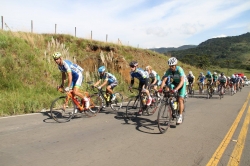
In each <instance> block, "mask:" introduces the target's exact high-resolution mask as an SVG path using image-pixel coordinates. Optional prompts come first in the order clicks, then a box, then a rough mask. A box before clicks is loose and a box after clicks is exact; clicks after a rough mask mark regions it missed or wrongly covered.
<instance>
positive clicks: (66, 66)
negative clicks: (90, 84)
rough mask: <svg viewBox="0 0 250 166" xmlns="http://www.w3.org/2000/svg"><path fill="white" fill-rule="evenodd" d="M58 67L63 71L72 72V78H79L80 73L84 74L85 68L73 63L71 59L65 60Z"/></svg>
mask: <svg viewBox="0 0 250 166" xmlns="http://www.w3.org/2000/svg"><path fill="white" fill-rule="evenodd" d="M58 68H59V70H60V71H61V72H67V73H69V72H71V73H72V78H73V79H74V78H78V76H79V74H81V75H82V72H83V68H81V67H80V66H78V65H77V64H74V63H72V62H71V61H69V60H63V65H62V66H60V65H58Z"/></svg>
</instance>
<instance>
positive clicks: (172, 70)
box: [159, 57, 186, 124]
mask: <svg viewBox="0 0 250 166" xmlns="http://www.w3.org/2000/svg"><path fill="white" fill-rule="evenodd" d="M177 62H178V61H177V59H176V58H175V57H171V58H169V60H168V65H169V69H168V70H167V71H166V73H165V75H164V77H165V79H163V81H162V84H161V87H160V89H159V92H162V88H163V87H164V85H165V83H166V82H165V81H166V80H167V79H166V78H167V77H168V76H170V77H171V78H172V79H173V82H171V84H170V85H169V86H168V87H167V90H169V89H171V91H172V92H177V91H178V93H179V99H178V102H179V104H180V117H179V118H178V120H177V123H179V124H180V123H182V112H183V110H184V96H185V92H186V82H185V81H184V77H185V73H184V70H183V69H182V68H181V67H180V66H177Z"/></svg>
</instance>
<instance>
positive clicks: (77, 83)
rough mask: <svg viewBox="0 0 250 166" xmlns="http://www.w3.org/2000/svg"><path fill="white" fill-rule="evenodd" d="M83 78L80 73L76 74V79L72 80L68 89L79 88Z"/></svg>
mask: <svg viewBox="0 0 250 166" xmlns="http://www.w3.org/2000/svg"><path fill="white" fill-rule="evenodd" d="M83 79H84V77H83V75H82V73H78V77H74V78H72V83H71V85H70V89H73V88H74V87H78V88H80V87H81V86H82V81H83Z"/></svg>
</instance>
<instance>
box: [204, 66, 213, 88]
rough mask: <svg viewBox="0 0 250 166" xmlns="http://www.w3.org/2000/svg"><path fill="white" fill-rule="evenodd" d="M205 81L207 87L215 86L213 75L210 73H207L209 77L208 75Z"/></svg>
mask: <svg viewBox="0 0 250 166" xmlns="http://www.w3.org/2000/svg"><path fill="white" fill-rule="evenodd" d="M205 80H206V84H207V85H213V76H212V74H211V72H210V71H207V75H206V78H205ZM212 90H213V89H212ZM213 91H214V90H213Z"/></svg>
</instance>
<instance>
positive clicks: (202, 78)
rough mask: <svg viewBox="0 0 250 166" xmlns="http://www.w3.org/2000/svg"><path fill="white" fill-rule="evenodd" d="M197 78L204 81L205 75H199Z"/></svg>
mask: <svg viewBox="0 0 250 166" xmlns="http://www.w3.org/2000/svg"><path fill="white" fill-rule="evenodd" d="M198 79H199V81H200V82H204V81H205V79H206V77H205V76H204V75H202V76H201V75H200V76H199V77H198Z"/></svg>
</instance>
